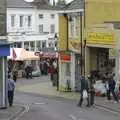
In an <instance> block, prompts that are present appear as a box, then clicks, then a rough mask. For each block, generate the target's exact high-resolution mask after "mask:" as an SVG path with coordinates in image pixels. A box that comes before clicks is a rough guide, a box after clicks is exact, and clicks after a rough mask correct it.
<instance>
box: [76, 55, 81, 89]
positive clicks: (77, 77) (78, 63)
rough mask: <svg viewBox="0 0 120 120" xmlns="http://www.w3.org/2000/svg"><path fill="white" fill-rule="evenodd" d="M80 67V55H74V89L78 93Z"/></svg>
mask: <svg viewBox="0 0 120 120" xmlns="http://www.w3.org/2000/svg"><path fill="white" fill-rule="evenodd" d="M80 71H81V66H80V55H79V54H76V55H75V89H76V91H80V73H81V72H80Z"/></svg>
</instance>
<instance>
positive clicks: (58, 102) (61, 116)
mask: <svg viewBox="0 0 120 120" xmlns="http://www.w3.org/2000/svg"><path fill="white" fill-rule="evenodd" d="M46 81H47V80H46ZM46 81H44V80H39V81H38V82H46ZM34 82H35V84H37V80H28V81H26V80H25V81H24V80H22V84H21V85H23V83H24V84H27V85H28V84H29V85H31V84H34ZM18 84H19V82H18ZM15 102H16V103H17V104H24V105H28V106H29V111H28V112H27V113H25V114H24V115H23V116H21V117H20V120H119V119H120V116H117V115H116V114H112V113H109V112H106V111H104V110H100V109H97V108H85V107H84V106H83V107H82V108H79V107H77V101H76V100H67V99H63V98H58V97H49V96H48V97H47V96H45V97H44V96H43V95H42V96H41V95H40V94H36V93H25V92H19V91H17V92H16V93H15Z"/></svg>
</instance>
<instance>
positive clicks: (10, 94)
mask: <svg viewBox="0 0 120 120" xmlns="http://www.w3.org/2000/svg"><path fill="white" fill-rule="evenodd" d="M14 90H15V81H14V80H12V79H10V75H8V102H9V106H10V107H11V106H12V105H13V99H14Z"/></svg>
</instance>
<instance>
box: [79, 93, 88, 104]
mask: <svg viewBox="0 0 120 120" xmlns="http://www.w3.org/2000/svg"><path fill="white" fill-rule="evenodd" d="M86 99H87V105H86V106H89V105H90V104H89V94H88V97H87V98H86ZM82 103H83V91H82V92H81V96H80V100H79V104H78V105H79V106H81V105H82Z"/></svg>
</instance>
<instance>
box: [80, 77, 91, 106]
mask: <svg viewBox="0 0 120 120" xmlns="http://www.w3.org/2000/svg"><path fill="white" fill-rule="evenodd" d="M84 91H87V94H88V91H89V87H88V81H87V80H86V79H85V77H83V76H82V77H81V91H80V94H81V97H80V100H79V103H78V106H80V107H81V105H82V103H83V92H84ZM86 99H87V105H86V107H89V96H88V97H87V98H86Z"/></svg>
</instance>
